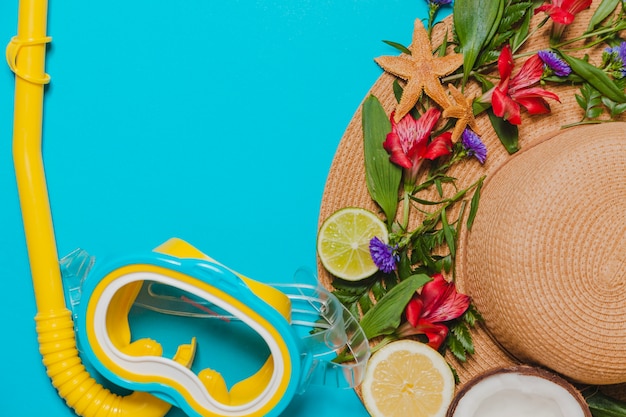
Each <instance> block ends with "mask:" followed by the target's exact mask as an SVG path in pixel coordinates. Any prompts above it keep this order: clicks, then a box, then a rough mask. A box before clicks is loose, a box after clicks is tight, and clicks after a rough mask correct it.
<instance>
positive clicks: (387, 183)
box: [363, 95, 402, 224]
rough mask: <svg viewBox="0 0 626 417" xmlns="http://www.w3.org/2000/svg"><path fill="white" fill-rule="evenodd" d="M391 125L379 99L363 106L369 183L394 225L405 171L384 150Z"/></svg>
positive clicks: (369, 188) (368, 186)
mask: <svg viewBox="0 0 626 417" xmlns="http://www.w3.org/2000/svg"><path fill="white" fill-rule="evenodd" d="M389 132H391V122H390V121H389V118H388V117H387V114H385V110H384V109H383V107H382V105H381V104H380V102H379V101H378V99H377V98H376V97H374V96H373V95H372V96H369V97H368V98H367V99H366V100H365V102H364V103H363V148H364V153H365V179H366V182H367V189H368V190H369V193H370V196H371V197H372V199H373V200H374V201H375V202H376V203H378V205H379V206H380V207H381V208H382V209H383V211H384V212H385V216H386V217H387V223H388V224H391V223H392V222H393V219H394V218H395V217H396V210H397V208H398V190H399V188H400V180H401V179H402V169H401V168H400V167H398V166H396V165H394V164H393V163H392V162H391V161H390V160H389V154H388V153H387V151H385V149H384V148H383V142H384V141H385V138H386V136H387V134H388V133H389Z"/></svg>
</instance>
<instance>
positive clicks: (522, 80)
mask: <svg viewBox="0 0 626 417" xmlns="http://www.w3.org/2000/svg"><path fill="white" fill-rule="evenodd" d="M542 74H543V61H542V60H541V58H540V57H539V55H537V54H535V55H533V56H531V57H530V58H528V59H527V60H526V62H524V65H522V68H521V69H520V70H519V72H518V73H517V74H516V75H515V76H514V77H513V78H512V79H511V83H510V84H509V94H510V95H511V96H512V95H513V94H514V92H515V91H517V90H521V89H523V88H527V87H529V86H531V85H533V84H535V83H538V82H539V80H541V75H542Z"/></svg>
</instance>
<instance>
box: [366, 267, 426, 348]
mask: <svg viewBox="0 0 626 417" xmlns="http://www.w3.org/2000/svg"><path fill="white" fill-rule="evenodd" d="M430 280H431V278H430V277H429V276H428V275H425V274H416V275H411V276H410V277H408V278H407V279H405V280H404V281H402V282H400V283H399V284H398V285H396V286H395V287H393V288H392V289H391V290H390V291H389V292H388V293H387V294H385V296H384V297H383V298H381V299H380V301H378V303H376V304H375V305H374V307H372V308H371V309H370V310H369V311H368V312H367V313H366V314H365V315H364V316H363V318H362V319H361V327H362V328H363V331H364V332H365V336H366V337H367V338H368V339H371V338H374V337H376V336H380V335H385V334H391V333H393V332H394V330H396V329H397V328H398V326H400V321H401V319H402V313H403V312H404V309H405V307H406V305H407V304H408V302H409V300H411V297H413V294H415V291H417V289H418V288H421V287H422V286H423V285H424V284H426V283H427V282H428V281H430Z"/></svg>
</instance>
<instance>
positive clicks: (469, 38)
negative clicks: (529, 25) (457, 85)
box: [452, 0, 504, 84]
mask: <svg viewBox="0 0 626 417" xmlns="http://www.w3.org/2000/svg"><path fill="white" fill-rule="evenodd" d="M477 11H480V12H479V13H478V12H477ZM503 11H504V0H455V2H454V9H453V12H452V16H453V20H454V30H455V32H456V35H457V38H458V39H459V52H460V53H462V54H463V84H465V83H466V82H467V79H468V78H469V74H470V72H471V71H472V70H473V69H474V64H475V63H476V59H477V58H478V56H479V55H480V51H481V50H482V49H483V47H484V46H485V45H487V44H488V43H489V41H490V40H491V38H492V37H493V35H494V34H495V32H496V30H497V28H498V26H499V25H500V19H501V18H502V13H503Z"/></svg>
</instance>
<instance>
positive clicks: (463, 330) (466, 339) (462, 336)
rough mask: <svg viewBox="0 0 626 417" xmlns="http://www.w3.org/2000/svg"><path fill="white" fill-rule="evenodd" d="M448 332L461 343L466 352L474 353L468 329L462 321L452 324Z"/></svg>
mask: <svg viewBox="0 0 626 417" xmlns="http://www.w3.org/2000/svg"><path fill="white" fill-rule="evenodd" d="M450 332H451V333H452V334H453V335H454V336H455V337H456V338H457V339H458V340H459V342H461V344H462V345H463V348H464V349H465V351H466V352H469V353H474V343H473V342H472V335H471V334H470V331H469V328H468V327H467V325H466V324H465V323H463V322H462V321H459V322H456V323H454V324H453V325H452V326H451V327H450Z"/></svg>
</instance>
